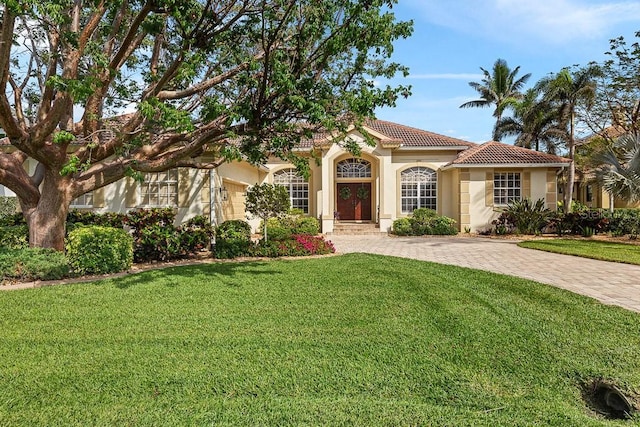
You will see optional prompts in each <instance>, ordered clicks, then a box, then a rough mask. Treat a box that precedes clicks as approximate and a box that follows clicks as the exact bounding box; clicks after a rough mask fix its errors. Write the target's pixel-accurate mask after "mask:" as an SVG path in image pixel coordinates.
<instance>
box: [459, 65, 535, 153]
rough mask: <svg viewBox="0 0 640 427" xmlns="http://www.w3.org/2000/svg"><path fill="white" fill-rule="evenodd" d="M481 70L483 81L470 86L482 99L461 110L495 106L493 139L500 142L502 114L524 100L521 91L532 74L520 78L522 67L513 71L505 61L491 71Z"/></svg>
mask: <svg viewBox="0 0 640 427" xmlns="http://www.w3.org/2000/svg"><path fill="white" fill-rule="evenodd" d="M480 70H482V74H483V76H484V77H483V78H482V81H481V82H469V86H471V87H472V88H473V89H475V90H476V92H478V94H479V95H480V98H479V99H475V100H472V101H468V102H465V103H464V104H462V105H461V106H460V108H471V107H481V108H484V107H491V106H495V109H494V110H493V117H495V118H496V125H495V126H494V129H493V139H494V140H496V141H499V140H500V139H499V138H500V136H501V135H500V134H499V133H498V132H497V128H498V124H499V123H500V120H501V119H502V114H503V112H504V110H505V109H506V108H507V107H509V106H511V105H513V103H514V102H515V101H516V100H518V99H520V98H522V93H521V90H522V88H523V87H524V85H525V84H526V83H527V81H528V80H529V78H530V77H531V73H528V74H525V75H524V76H521V77H518V73H519V72H520V67H519V66H518V67H516V68H514V69H513V70H512V69H511V68H509V65H507V61H505V60H504V59H498V60H496V62H495V63H494V64H493V69H492V70H491V71H488V70H485V69H484V68H482V67H480Z"/></svg>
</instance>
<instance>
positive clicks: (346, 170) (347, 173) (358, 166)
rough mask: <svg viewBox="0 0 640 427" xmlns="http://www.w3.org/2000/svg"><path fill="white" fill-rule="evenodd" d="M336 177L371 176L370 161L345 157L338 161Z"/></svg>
mask: <svg viewBox="0 0 640 427" xmlns="http://www.w3.org/2000/svg"><path fill="white" fill-rule="evenodd" d="M336 177H337V178H371V163H370V162H368V161H366V160H362V159H346V160H343V161H341V162H339V163H338V166H337V168H336Z"/></svg>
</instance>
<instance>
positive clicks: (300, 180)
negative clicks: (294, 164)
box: [273, 168, 309, 214]
mask: <svg viewBox="0 0 640 427" xmlns="http://www.w3.org/2000/svg"><path fill="white" fill-rule="evenodd" d="M273 183H274V184H277V185H282V186H283V187H284V188H286V189H287V193H289V202H290V203H291V207H292V208H293V209H300V210H302V211H303V212H304V213H306V214H308V213H309V182H307V181H306V180H305V179H304V177H302V176H301V175H300V174H299V173H298V171H297V170H296V169H294V168H289V169H281V170H279V171H277V172H275V173H274V174H273Z"/></svg>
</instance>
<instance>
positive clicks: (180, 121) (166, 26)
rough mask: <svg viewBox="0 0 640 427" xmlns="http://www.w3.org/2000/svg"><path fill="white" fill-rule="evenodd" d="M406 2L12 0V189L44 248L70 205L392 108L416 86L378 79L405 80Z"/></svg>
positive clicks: (281, 151) (3, 157) (5, 28)
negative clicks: (124, 181)
mask: <svg viewBox="0 0 640 427" xmlns="http://www.w3.org/2000/svg"><path fill="white" fill-rule="evenodd" d="M395 3H396V0H366V1H361V0H149V1H145V0H111V1H106V0H91V1H82V0H50V1H46V2H42V1H35V0H9V1H5V2H4V6H3V8H2V9H1V11H0V21H1V22H2V28H1V30H0V127H2V128H3V129H4V131H5V133H6V135H7V137H8V141H9V143H10V145H11V147H12V148H11V149H10V150H6V151H5V152H4V153H0V184H2V185H5V186H7V187H8V188H10V189H11V190H13V191H14V192H15V193H16V194H17V196H18V198H19V199H20V203H21V207H22V210H23V213H24V214H25V217H26V218H27V221H28V222H29V225H30V230H31V232H32V233H34V229H37V233H38V236H43V237H37V236H36V235H34V234H32V236H31V243H32V244H35V245H38V246H54V247H61V244H62V242H61V240H60V235H61V233H60V232H61V231H62V232H63V231H64V230H63V229H64V224H63V221H60V218H63V217H64V216H65V215H66V210H67V209H68V205H69V202H70V201H71V200H72V199H74V198H75V197H77V196H79V195H81V194H84V193H86V192H88V191H91V190H94V189H96V188H100V187H102V186H104V185H107V184H109V183H112V182H115V181H117V180H119V179H121V178H123V177H124V176H127V175H130V176H135V177H140V176H141V174H142V173H145V172H155V171H162V170H166V169H169V168H174V167H196V168H215V167H217V166H218V165H219V164H220V163H221V162H223V161H225V160H229V159H238V158H241V157H242V158H245V159H248V160H249V161H251V162H254V163H261V162H264V161H265V159H266V158H267V157H268V156H271V155H275V156H279V157H282V158H285V159H290V158H292V157H294V154H293V147H294V146H295V145H296V143H297V142H299V141H300V140H301V139H304V138H310V137H311V134H312V132H313V131H314V130H315V129H317V128H323V129H325V130H328V131H344V130H345V129H346V128H347V126H348V125H349V124H355V125H356V126H358V125H359V123H362V120H363V119H364V118H365V117H368V116H372V115H373V112H374V110H375V108H377V107H380V106H393V105H394V103H395V100H396V99H397V97H398V96H399V95H407V94H408V90H409V89H408V88H407V87H402V86H399V87H390V86H378V85H376V84H374V81H375V79H377V78H382V79H384V78H391V77H393V76H394V75H396V74H397V73H406V69H405V68H404V67H402V66H401V65H399V64H397V63H394V62H391V61H390V57H391V54H392V52H393V42H394V41H395V40H397V39H399V38H404V37H408V36H409V35H410V34H411V31H412V29H411V27H412V24H411V23H410V22H398V21H397V20H396V18H395V17H394V15H393V13H392V7H393V5H394V4H395ZM125 112H126V114H123V113H125ZM7 151H8V152H7ZM205 152H206V153H207V154H208V155H207V156H206V157H202V154H203V153H205ZM203 158H205V159H207V160H206V161H203V160H202V159H203ZM27 159H33V160H34V161H35V162H37V164H38V167H37V168H36V170H35V173H32V174H31V175H29V174H28V173H27V171H25V168H24V167H23V165H24V164H25V162H26V161H27ZM51 215H54V216H55V222H56V224H51V221H50V220H51V218H50V217H51ZM45 218H48V219H45ZM53 229H57V231H56V232H54V231H52V230H53Z"/></svg>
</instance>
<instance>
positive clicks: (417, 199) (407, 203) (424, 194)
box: [400, 166, 438, 214]
mask: <svg viewBox="0 0 640 427" xmlns="http://www.w3.org/2000/svg"><path fill="white" fill-rule="evenodd" d="M400 182H401V203H402V213H406V214H410V213H411V212H413V210H414V209H418V208H429V209H433V210H436V208H437V194H436V193H437V188H438V178H437V174H436V171H434V170H433V169H429V168H425V167H421V166H417V167H413V168H409V169H405V170H403V171H402V172H401V173H400Z"/></svg>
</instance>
